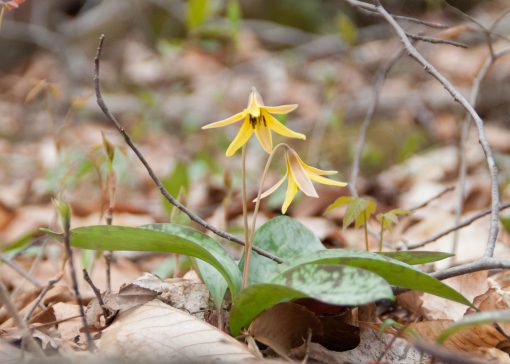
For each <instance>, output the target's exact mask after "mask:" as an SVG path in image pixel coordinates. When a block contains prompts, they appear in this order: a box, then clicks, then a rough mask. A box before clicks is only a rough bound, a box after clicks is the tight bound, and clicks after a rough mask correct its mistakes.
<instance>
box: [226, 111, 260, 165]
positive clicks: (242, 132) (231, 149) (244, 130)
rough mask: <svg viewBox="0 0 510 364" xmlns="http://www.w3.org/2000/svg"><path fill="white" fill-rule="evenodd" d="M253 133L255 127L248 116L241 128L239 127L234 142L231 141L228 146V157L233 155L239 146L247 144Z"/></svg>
mask: <svg viewBox="0 0 510 364" xmlns="http://www.w3.org/2000/svg"><path fill="white" fill-rule="evenodd" d="M252 134H253V127H252V126H251V124H250V121H249V119H248V118H246V119H245V120H244V122H243V125H241V129H239V133H237V135H236V137H235V138H234V140H233V141H232V143H230V145H229V146H228V149H227V152H226V155H227V157H232V156H233V155H234V153H235V152H237V150H238V149H239V148H241V147H242V146H243V145H245V144H246V142H247V141H248V139H250V137H251V135H252Z"/></svg>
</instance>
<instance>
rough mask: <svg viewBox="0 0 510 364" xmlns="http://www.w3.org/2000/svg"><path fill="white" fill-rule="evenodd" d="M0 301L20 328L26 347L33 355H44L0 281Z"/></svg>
mask: <svg viewBox="0 0 510 364" xmlns="http://www.w3.org/2000/svg"><path fill="white" fill-rule="evenodd" d="M0 302H1V303H2V304H3V306H5V308H6V309H7V312H9V315H10V316H11V317H12V319H13V320H14V323H15V324H16V326H18V328H19V329H20V330H21V335H22V337H23V340H24V341H25V343H26V344H27V347H28V349H30V351H31V352H33V353H34V354H35V355H37V356H40V357H44V356H45V355H44V352H43V351H42V349H41V347H40V346H39V345H38V344H37V342H36V341H35V340H34V338H33V337H32V334H31V333H30V329H29V328H28V326H27V324H26V323H25V321H23V319H22V318H21V317H20V315H19V313H18V311H17V310H16V306H14V303H12V300H11V298H10V297H9V292H7V288H5V286H4V284H3V283H2V282H1V281H0Z"/></svg>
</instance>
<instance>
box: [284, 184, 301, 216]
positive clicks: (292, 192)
mask: <svg viewBox="0 0 510 364" xmlns="http://www.w3.org/2000/svg"><path fill="white" fill-rule="evenodd" d="M297 191H298V186H297V185H296V184H295V183H294V181H293V180H292V179H291V178H289V182H288V183H287V192H286V193H285V200H283V205H282V214H285V213H286V212H287V209H288V208H289V205H290V203H291V202H292V200H293V199H294V196H296V193H297Z"/></svg>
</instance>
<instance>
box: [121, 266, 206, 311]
mask: <svg viewBox="0 0 510 364" xmlns="http://www.w3.org/2000/svg"><path fill="white" fill-rule="evenodd" d="M187 276H188V277H190V278H192V276H191V275H187ZM136 287H139V288H143V289H149V290H151V291H153V292H156V293H157V294H159V295H160V296H159V298H160V299H161V300H162V301H163V302H165V303H168V304H169V305H171V306H172V307H175V308H178V309H182V310H186V311H187V312H189V313H191V314H195V313H199V312H203V311H204V310H207V309H209V308H212V307H213V306H212V303H211V301H210V294H209V289H208V288H207V286H206V285H205V284H203V283H202V282H200V281H198V280H197V279H196V278H195V279H186V278H171V279H167V280H165V281H162V280H161V279H159V277H157V276H155V275H154V274H151V273H144V274H143V276H141V277H139V278H137V279H136V280H135V281H133V283H131V284H130V285H128V286H126V287H124V288H122V289H121V290H120V293H122V294H126V293H128V292H131V291H132V290H134V289H135V290H136ZM203 316H204V315H203V313H202V315H199V316H197V317H200V318H203Z"/></svg>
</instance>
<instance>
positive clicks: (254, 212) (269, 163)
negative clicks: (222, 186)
mask: <svg viewBox="0 0 510 364" xmlns="http://www.w3.org/2000/svg"><path fill="white" fill-rule="evenodd" d="M282 147H285V148H288V147H289V146H288V145H287V144H285V143H280V144H278V145H277V146H276V147H274V148H273V151H272V152H271V154H269V157H267V162H266V165H265V167H264V171H263V172H262V176H261V177H260V182H259V190H258V192H257V199H256V200H255V208H254V209H253V219H252V221H251V235H250V240H251V241H253V236H254V235H255V225H256V224H257V215H258V213H259V208H260V196H261V195H262V188H264V182H265V180H266V176H267V172H268V171H269V167H270V166H271V162H272V160H273V157H274V155H275V154H276V151H277V150H278V149H280V148H282Z"/></svg>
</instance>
